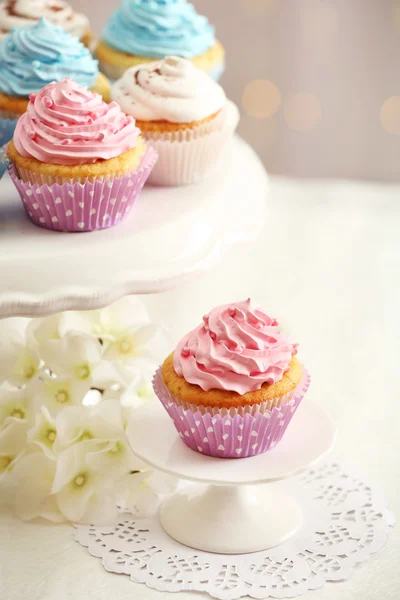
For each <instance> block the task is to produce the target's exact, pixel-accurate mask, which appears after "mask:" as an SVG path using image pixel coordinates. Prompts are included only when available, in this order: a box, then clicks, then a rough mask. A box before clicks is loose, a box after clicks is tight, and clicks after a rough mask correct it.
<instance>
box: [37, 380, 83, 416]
mask: <svg viewBox="0 0 400 600" xmlns="http://www.w3.org/2000/svg"><path fill="white" fill-rule="evenodd" d="M89 390H90V381H89V380H87V379H86V380H80V379H71V378H70V377H52V376H51V375H49V374H47V373H43V374H42V375H41V376H40V377H39V378H38V379H37V380H36V381H35V382H34V383H33V384H32V386H31V387H30V388H29V393H30V394H31V396H32V398H33V406H34V408H35V410H36V411H37V410H39V409H40V407H41V406H46V408H47V409H48V410H49V412H50V413H51V414H52V415H57V414H58V413H59V412H60V410H62V409H63V408H65V407H66V406H74V405H80V404H82V402H83V399H84V398H85V396H86V394H87V393H88V391H89Z"/></svg>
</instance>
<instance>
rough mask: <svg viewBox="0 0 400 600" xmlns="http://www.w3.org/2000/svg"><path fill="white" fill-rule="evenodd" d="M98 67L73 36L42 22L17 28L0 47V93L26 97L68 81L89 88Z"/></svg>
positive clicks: (94, 80) (46, 22) (96, 75)
mask: <svg viewBox="0 0 400 600" xmlns="http://www.w3.org/2000/svg"><path fill="white" fill-rule="evenodd" d="M98 75H99V69H98V63H97V60H95V59H94V58H93V57H92V55H91V54H90V52H89V50H88V49H87V48H86V47H85V46H84V45H83V44H81V42H80V41H79V40H78V38H76V37H75V36H72V35H70V34H69V33H67V32H65V31H64V30H63V29H62V28H61V27H57V26H56V25H52V24H51V23H49V22H48V21H46V20H45V19H41V20H40V21H39V22H38V23H35V24H34V25H28V26H26V27H20V28H16V29H14V30H12V31H11V33H10V34H9V35H8V36H7V37H6V38H5V39H4V41H3V42H2V43H1V44H0V92H2V93H3V94H6V95H7V96H21V97H27V96H29V94H31V93H32V92H38V91H39V90H40V89H41V88H42V87H44V86H45V85H47V84H48V83H51V82H52V81H61V80H62V79H64V78H65V77H71V78H72V79H74V80H75V81H76V82H77V83H79V84H80V85H85V86H87V87H92V86H93V85H94V83H95V82H96V79H97V78H98Z"/></svg>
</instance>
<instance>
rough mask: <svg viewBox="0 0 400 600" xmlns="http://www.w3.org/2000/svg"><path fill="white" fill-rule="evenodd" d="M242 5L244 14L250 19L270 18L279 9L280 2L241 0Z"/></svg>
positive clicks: (276, 0)
mask: <svg viewBox="0 0 400 600" xmlns="http://www.w3.org/2000/svg"><path fill="white" fill-rule="evenodd" d="M240 4H241V7H242V10H243V12H244V13H246V14H247V15H249V16H250V17H262V16H267V17H270V16H271V15H273V14H275V13H276V12H277V10H278V8H279V0H240Z"/></svg>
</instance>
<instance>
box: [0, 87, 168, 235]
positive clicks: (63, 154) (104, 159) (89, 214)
mask: <svg viewBox="0 0 400 600" xmlns="http://www.w3.org/2000/svg"><path fill="white" fill-rule="evenodd" d="M8 156H9V158H10V161H11V166H10V175H11V178H12V180H13V182H14V184H15V185H16V187H17V189H18V192H19V194H20V196H21V199H22V201H23V203H24V206H25V209H26V211H27V214H28V216H29V217H30V218H31V219H32V221H33V222H34V223H35V224H36V225H39V226H41V227H46V228H48V229H56V230H62V231H92V230H95V229H102V228H105V227H111V226H112V225H115V224H117V223H119V222H120V221H122V220H123V219H124V218H125V217H126V216H127V214H128V213H129V210H130V209H131V207H132V205H133V203H134V201H135V199H136V198H137V196H138V194H139V192H140V190H141V189H142V187H143V185H144V183H145V181H146V179H147V178H148V176H149V174H150V172H151V169H152V168H153V166H154V164H155V162H156V160H157V153H156V152H155V151H154V149H152V148H147V147H146V144H145V143H144V141H143V139H142V137H141V135H140V130H139V129H138V128H137V127H136V124H135V121H134V119H133V118H132V117H129V116H127V115H125V114H124V113H123V112H122V110H121V108H120V107H119V105H118V104H117V103H116V102H112V103H111V104H106V103H105V102H104V101H103V100H102V98H101V96H100V95H99V94H96V93H93V92H91V91H90V90H89V89H88V88H86V87H84V86H81V85H78V84H77V83H75V82H74V81H73V80H72V79H64V80H62V81H60V82H58V83H55V82H54V83H50V84H49V85H47V86H45V87H44V88H42V89H41V90H40V91H39V92H38V93H37V94H31V96H30V101H29V105H28V109H27V112H26V113H25V114H24V115H22V117H21V118H20V119H19V121H18V123H17V126H16V129H15V133H14V138H13V140H12V141H11V142H10V143H9V146H8Z"/></svg>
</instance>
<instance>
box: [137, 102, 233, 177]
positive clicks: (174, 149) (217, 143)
mask: <svg viewBox="0 0 400 600" xmlns="http://www.w3.org/2000/svg"><path fill="white" fill-rule="evenodd" d="M239 118H240V116H239V111H238V108H237V106H236V105H235V104H234V103H233V102H230V101H228V102H227V105H226V107H225V108H224V109H223V111H222V112H221V113H220V115H218V116H217V117H215V119H212V120H210V121H208V122H207V123H204V124H203V125H200V126H199V127H196V128H194V129H187V130H185V131H178V132H166V133H157V132H142V135H143V137H144V139H145V140H146V142H147V144H148V145H150V146H152V147H153V148H154V149H155V150H157V152H158V156H159V158H158V161H157V164H156V166H155V168H154V169H153V171H152V173H151V175H150V178H149V183H151V184H153V185H163V186H183V185H190V184H193V183H197V182H198V181H201V180H202V179H204V178H205V177H206V176H207V175H208V174H209V173H210V172H211V171H212V170H213V168H214V167H215V165H216V163H217V162H218V159H219V157H220V155H221V153H222V151H223V149H224V147H225V145H226V143H227V142H228V141H229V140H230V139H231V138H232V136H233V134H234V132H235V130H236V127H237V125H238V123H239Z"/></svg>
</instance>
